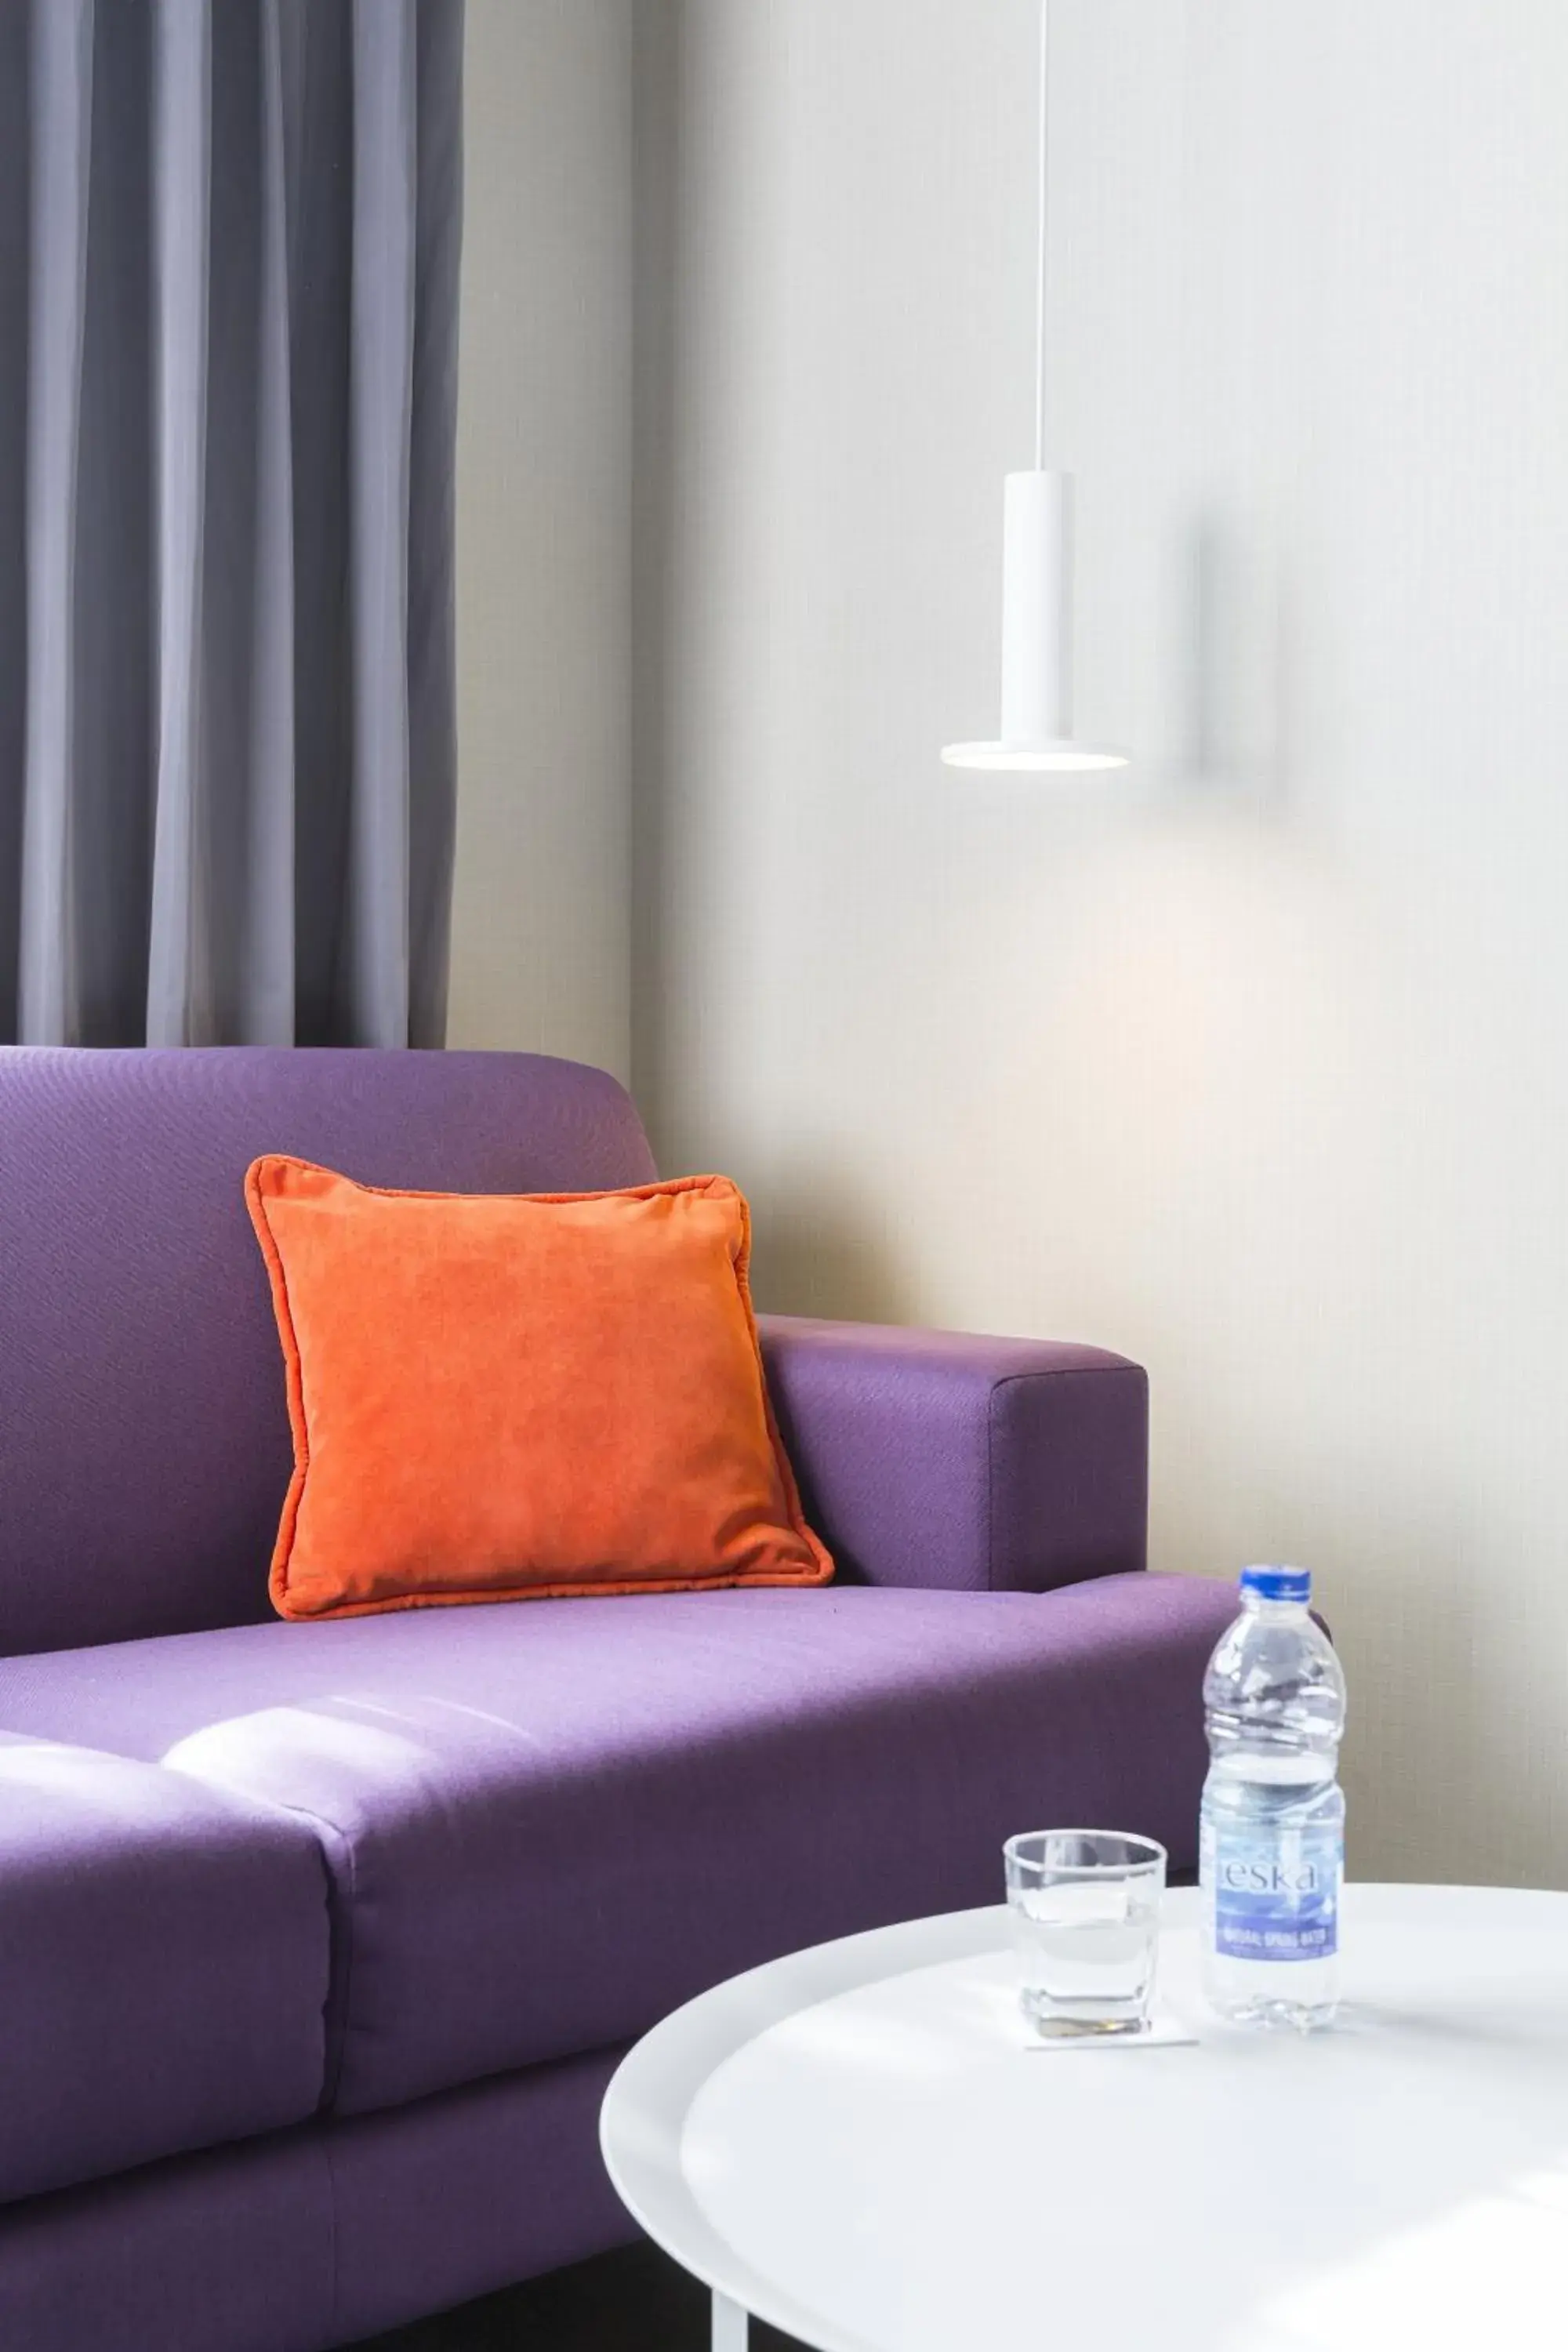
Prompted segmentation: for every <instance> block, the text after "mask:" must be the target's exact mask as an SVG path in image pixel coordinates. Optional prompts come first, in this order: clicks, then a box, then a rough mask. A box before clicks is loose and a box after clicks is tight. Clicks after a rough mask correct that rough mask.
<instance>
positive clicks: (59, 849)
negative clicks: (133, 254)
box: [10, 0, 93, 1045]
mask: <svg viewBox="0 0 1568 2352" xmlns="http://www.w3.org/2000/svg"><path fill="white" fill-rule="evenodd" d="M92 31H93V0H50V5H47V6H46V7H43V8H41V9H38V10H37V11H35V13H34V16H33V18H32V34H33V54H32V59H31V65H32V76H31V80H32V102H31V122H32V188H31V196H32V215H31V248H32V271H31V288H30V290H31V300H30V303H29V312H28V321H27V340H26V345H25V347H24V348H25V351H26V367H27V530H26V546H27V594H26V638H27V655H26V698H27V729H26V755H25V759H26V764H25V769H24V782H23V799H22V843H21V912H22V921H21V947H20V964H21V968H20V977H19V985H18V996H19V1000H20V1003H19V1012H18V1019H19V1024H20V1029H21V1034H22V1036H23V1037H24V1038H25V1039H27V1040H30V1041H32V1042H34V1043H37V1044H38V1045H59V1044H63V1043H64V1042H65V1041H66V1040H67V1039H68V1038H69V1037H71V1036H72V1035H73V1034H74V1033H75V1030H76V1025H77V1015H78V999H77V993H76V991H75V988H74V986H73V981H74V977H75V974H74V961H75V959H74V954H73V948H74V930H75V926H74V923H73V921H72V915H73V911H74V910H73V908H72V904H71V890H70V846H71V838H70V823H69V816H70V793H71V782H72V776H73V764H74V749H75V747H74V740H73V738H74V732H75V730H74V719H75V700H74V695H73V690H72V668H73V653H74V646H75V635H76V632H75V625H74V624H75V609H74V608H75V585H76V533H75V530H74V528H73V519H74V516H75V512H76V492H77V445H78V431H79V423H80V415H81V383H82V340H83V310H84V299H83V298H84V294H85V289H86V281H87V201H88V193H87V192H88V156H89V142H90V140H91V136H92ZM10 364H12V365H15V364H16V361H15V360H12V361H11V362H10Z"/></svg>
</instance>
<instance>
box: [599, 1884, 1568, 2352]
mask: <svg viewBox="0 0 1568 2352" xmlns="http://www.w3.org/2000/svg"><path fill="white" fill-rule="evenodd" d="M1166 1903H1167V1909H1166V1913H1165V1918H1164V1924H1163V1934H1162V1941H1161V1961H1160V1999H1161V2000H1162V2002H1163V2004H1165V2005H1168V2006H1169V2007H1171V2008H1173V2009H1174V2010H1175V2011H1177V2012H1178V2013H1179V2014H1182V2015H1184V2016H1185V2017H1186V2018H1187V2019H1188V2020H1189V2021H1191V2022H1193V2023H1194V2024H1195V2025H1197V2027H1198V2032H1199V2039H1198V2042H1196V2043H1195V2044H1189V2045H1186V2046H1177V2047H1171V2048H1152V2047H1148V2046H1141V2045H1138V2044H1130V2045H1129V2044H1121V2045H1118V2044H1114V2043H1109V2044H1108V2043H1093V2044H1086V2045H1075V2046H1073V2047H1070V2048H1067V2049H1062V2048H1059V2047H1058V2048H1053V2049H1050V2050H1042V2049H1038V2048H1031V2046H1030V2044H1029V2042H1028V2039H1027V2037H1026V2033H1025V2031H1024V2028H1023V2024H1022V2021H1021V2020H1020V2019H1019V2017H1018V2016H1017V2013H1016V2007H1015V1999H1014V1989H1013V1988H1014V1978H1013V1969H1012V1961H1011V1958H1010V1956H1009V1953H1008V1949H1007V1946H1006V1940H1005V1939H1006V1927H1005V1912H1004V1911H1002V1910H1001V1909H1000V1908H998V1909H996V1910H987V1911H969V1912H960V1913H955V1914H954V1915H952V1916H951V1917H948V1918H940V1919H926V1920H918V1921H916V1922H914V1923H913V1924H911V1925H910V1926H908V1927H890V1928H887V1929H884V1930H882V1931H880V1932H879V1933H878V1934H874V1935H869V1936H856V1937H849V1938H847V1940H846V1941H844V1942H843V1943H838V1944H826V1945H823V1946H820V1947H819V1948H817V1949H816V1950H815V1951H809V1952H802V1953H798V1954H796V1955H795V1956H793V1957H792V1958H788V1959H784V1960H778V1961H775V1962H773V1964H772V1965H771V1966H769V1967H767V1968H763V1969H754V1970H753V1971H752V1973H751V1974H750V1975H748V1976H743V1977H737V1978H735V1979H733V1980H732V1981H731V1983H729V1984H725V1985H721V1986H719V1987H718V1988H717V1989H716V1990H714V1991H712V1992H710V1993H706V1994H704V1995H703V1996H702V1998H701V1999H700V2000H695V2001H692V2002H690V2003H689V2005H688V2006H687V2007H686V2008H685V2009H682V2010H679V2011H677V2012H676V2013H675V2015H674V2016H673V2017H670V2018H668V2019H667V2020H666V2021H665V2022H664V2023H663V2024H662V2025H659V2026H658V2027H656V2028H655V2030H654V2031H653V2032H651V2033H650V2034H648V2035H647V2037H646V2038H645V2039H644V2040H643V2041H642V2042H638V2044H637V2048H636V2049H635V2050H633V2051H632V2052H631V2053H630V2054H629V2056H628V2057H627V2058H626V2060H625V2062H624V2063H623V2064H622V2066H621V2068H620V2070H619V2072H618V2073H617V2074H616V2078H615V2080H614V2082H613V2083H612V2084H611V2085H610V2089H609V2093H608V2095H607V2096H606V2099H605V2109H604V2119H603V2140H604V2148H605V2160H606V2162H607V2164H608V2166H609V2168H610V2173H611V2176H612V2178H613V2179H614V2180H615V2183H616V2188H617V2189H618V2190H619V2191H620V2194H621V2196H622V2198H623V2199H624V2200H625V2201H626V2204H627V2205H628V2206H629V2208H630V2209H631V2210H632V2212H633V2213H634V2214H635V2215H636V2216H637V2220H638V2221H640V2222H641V2223H642V2225H643V2227H644V2228H645V2229H646V2230H647V2232H648V2234H649V2235H650V2236H651V2237H653V2238H654V2239H656V2240H657V2241H658V2243H659V2244H660V2245H662V2246H664V2247H665V2248H666V2249H667V2250H668V2252H670V2253H671V2254H673V2255H674V2256H675V2257H676V2259H677V2260H678V2261H679V2263H682V2264H684V2266H685V2267H686V2268H687V2269H688V2270H689V2271H692V2272H694V2273H696V2275H697V2276H698V2277H700V2278H701V2279H703V2280H704V2281H706V2282H707V2284H709V2285H710V2286H711V2287H713V2288H714V2289H715V2290H716V2292H717V2293H718V2294H720V2295H721V2296H727V2297H729V2298H731V2299H732V2301H733V2302H734V2303H735V2304H737V2305H742V2306H743V2307H744V2309H745V2310H747V2311H750V2312H752V2313H755V2314H758V2315H761V2316H763V2317H764V2318H766V2319H769V2320H772V2321H773V2322H774V2324H775V2325H777V2326H780V2327H783V2328H785V2329H787V2330H788V2331H789V2332H790V2333H791V2334H792V2335H794V2336H798V2337H799V2338H800V2339H801V2340H802V2341H803V2342H804V2343H805V2344H808V2345H812V2346H816V2347H820V2352H1025V2347H1028V2352H1036V2347H1037V2352H1057V2347H1060V2352H1068V2347H1071V2352H1155V2347H1157V2352H1406V2347H1410V2352H1417V2347H1418V2352H1450V2347H1452V2352H1460V2347H1463V2352H1493V2347H1496V2352H1521V2347H1525V2346H1527V2345H1528V2346H1531V2347H1533V2346H1536V2345H1543V2346H1544V2345H1548V2344H1552V2345H1556V2344H1568V1895H1549V1894H1535V1893H1522V1892H1518V1891H1512V1890H1488V1889H1481V1888H1472V1887H1384V1886H1352V1887H1349V1888H1347V1889H1346V1892H1345V1901H1344V1910H1343V1914H1342V1946H1343V1951H1344V1978H1345V2009H1344V2011H1343V2013H1342V2021H1341V2023H1340V2025H1339V2026H1338V2027H1337V2028H1336V2030H1335V2031H1334V2032H1331V2033H1329V2034H1321V2035H1315V2036H1312V2037H1310V2039H1305V2040H1303V2039H1300V2038H1298V2037H1296V2036H1294V2035H1289V2036H1277V2035H1272V2034H1263V2035H1258V2034H1254V2033H1250V2032H1240V2031H1237V2030H1235V2029H1230V2028H1226V2027H1224V2026H1221V2025H1219V2024H1218V2023H1216V2022H1215V2021H1213V2020H1211V2019H1209V2018H1207V2017H1206V2015H1205V2012H1204V2011H1203V2010H1202V2007H1201V2004H1200V2003H1199V2002H1198V2000H1197V1997H1196V1990H1195V1986H1196V1966H1197V1937H1196V1930H1195V1921H1196V1897H1195V1895H1192V1894H1191V1893H1180V1894H1174V1895H1169V1896H1167V1898H1166Z"/></svg>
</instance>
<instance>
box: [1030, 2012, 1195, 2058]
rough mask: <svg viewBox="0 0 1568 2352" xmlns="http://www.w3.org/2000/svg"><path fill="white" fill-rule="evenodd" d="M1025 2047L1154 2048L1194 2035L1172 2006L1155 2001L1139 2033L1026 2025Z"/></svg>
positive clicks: (1066, 2048)
mask: <svg viewBox="0 0 1568 2352" xmlns="http://www.w3.org/2000/svg"><path fill="white" fill-rule="evenodd" d="M1197 2038H1198V2037H1197V2035H1196V2033H1195V2032H1194V2030H1193V2028H1192V2027H1191V2026H1190V2025H1189V2024H1188V2023H1187V2021H1186V2020H1185V2019H1184V2018H1181V2017H1178V2016H1177V2015H1176V2012H1175V2011H1174V2010H1172V2009H1162V2008H1161V2007H1160V2005H1159V2003H1158V2002H1157V2001H1156V2003H1155V2004H1154V2007H1153V2009H1152V2011H1150V2014H1149V2022H1148V2023H1147V2025H1145V2027H1144V2028H1143V2031H1142V2033H1037V2032H1034V2030H1033V2028H1031V2027H1026V2041H1025V2043H1024V2047H1025V2049H1026V2050H1042V2051H1043V2050H1050V2051H1058V2050H1155V2049H1162V2048H1163V2049H1169V2048H1170V2047H1171V2045H1172V2044H1173V2042H1196V2041H1197Z"/></svg>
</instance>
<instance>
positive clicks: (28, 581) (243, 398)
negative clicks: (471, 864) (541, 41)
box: [0, 0, 462, 1045]
mask: <svg viewBox="0 0 1568 2352" xmlns="http://www.w3.org/2000/svg"><path fill="white" fill-rule="evenodd" d="M461 64H462V0H0V1038H3V1037H9V1038H13V1039H16V1038H19V1039H21V1040H22V1041H23V1042H25V1043H37V1044H52V1043H72V1044H76V1043H79V1044H86V1045H100V1044H103V1045H108V1044H141V1043H143V1042H145V1043H147V1044H150V1045H202V1044H211V1043H218V1044H225V1043H255V1044H271V1045H277V1044H283V1045H287V1044H292V1043H296V1042H298V1043H300V1044H318V1043H320V1044H327V1043H351V1044H364V1045H439V1044H440V1043H441V1041H442V1036H443V1034H444V1028H445V1018H446V1003H445V998H446V966H447V907H448V899H449V891H450V878H451V845H452V821H453V795H454V771H455V764H456V755H455V742H454V738H455V727H454V715H453V645H452V632H453V613H452V604H453V567H452V471H453V446H454V433H455V413H456V389H457V383H456V376H457V304H458V246H459V238H460V234H461V174H462V161H461V100H462V93H461Z"/></svg>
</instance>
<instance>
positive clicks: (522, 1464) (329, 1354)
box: [246, 1154, 833, 1618]
mask: <svg viewBox="0 0 1568 2352" xmlns="http://www.w3.org/2000/svg"><path fill="white" fill-rule="evenodd" d="M246 1199H247V1204H248V1206H249V1209H250V1214H251V1218H252V1220H253V1222H254V1223H255V1226H256V1232H257V1235H258V1240H259V1241H260V1244H261V1249H262V1254H263V1255H264V1257H265V1259H266V1261H267V1267H268V1276H269V1277H270V1280H271V1285H272V1301H273V1306H274V1307H275V1309H276V1312H277V1317H278V1328H279V1336H280V1337H281V1339H282V1342H283V1354H284V1360H285V1367H286V1374H287V1383H288V1396H289V1422H290V1425H291V1427H292V1431H293V1438H294V1475H293V1477H292V1478H291V1480H290V1481H289V1492H288V1496H287V1498H286V1500H285V1503H284V1507H283V1517H282V1522H281V1524H280V1526H279V1532H278V1541H277V1545H276V1548H275V1549H274V1552H273V1557H272V1571H271V1593H272V1601H273V1605H274V1606H275V1607H276V1609H277V1610H278V1612H279V1614H280V1615H281V1616H284V1617H304V1618H319V1617H340V1616H357V1615H361V1614H363V1613H365V1612H370V1611H374V1610H384V1609H408V1608H418V1607H422V1606H426V1605H430V1604H433V1603H440V1602H458V1601H510V1600H528V1599H543V1598H551V1599H559V1598H563V1597H566V1596H569V1595H574V1594H581V1593H624V1592H677V1591H692V1590H694V1589H697V1588H700V1587H703V1586H708V1585H743V1584H821V1583H825V1582H826V1580H828V1579H829V1578H830V1577H831V1575H832V1573H833V1563H832V1560H831V1559H829V1557H828V1555H827V1553H826V1550H825V1549H824V1548H823V1546H822V1545H821V1544H820V1543H819V1542H818V1541H817V1539H816V1537H815V1536H814V1535H813V1534H812V1532H811V1530H810V1528H808V1527H807V1526H806V1524H805V1517H804V1516H803V1513H802V1510H801V1505H800V1499H799V1496H798V1494H797V1492H796V1489H795V1479H794V1476H793V1475H792V1473H791V1470H790V1466H789V1463H788V1460H787V1458H786V1456H785V1454H784V1449H783V1447H782V1445H781V1444H780V1442H779V1438H778V1434H777V1431H776V1429H775V1427H774V1424H773V1413H772V1410H771V1408H770V1406H769V1403H768V1396H767V1389H766V1386H765V1383H764V1381H763V1370H762V1360H761V1356H760V1352H759V1349H758V1344H757V1331H756V1322H755V1318H754V1317H753V1315H752V1303H751V1295H750V1291H749V1288H748V1285H747V1260H748V1255H749V1245H750V1220H749V1217H748V1213H747V1209H746V1203H745V1202H744V1200H743V1199H742V1196H741V1194H740V1192H738V1191H737V1190H736V1188H735V1186H734V1185H733V1184H731V1182H730V1181H729V1180H728V1179H727V1178H725V1177H722V1176H693V1177H682V1178H678V1179H675V1180H673V1181H669V1182H666V1183H651V1184H642V1185H637V1186H636V1187H634V1188H632V1189H631V1190H629V1191H625V1192H580V1193H521V1194H517V1193H514V1194H497V1193H451V1192H394V1191H384V1190H379V1189H376V1188H373V1187H370V1186H366V1185H361V1184H356V1183H354V1182H353V1181H351V1180H350V1179H349V1178H347V1177H345V1176H340V1175H337V1174H335V1173H333V1171H331V1170H330V1169H326V1168H319V1167H316V1166H314V1165H312V1164H311V1163H310V1161H308V1160H296V1159H292V1158H289V1157H287V1156H285V1155H281V1154H279V1155H270V1156H268V1157H266V1158H264V1159H260V1160H256V1161H254V1162H253V1163H252V1165H251V1167H250V1169H249V1170H248V1171H247V1176H246Z"/></svg>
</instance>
